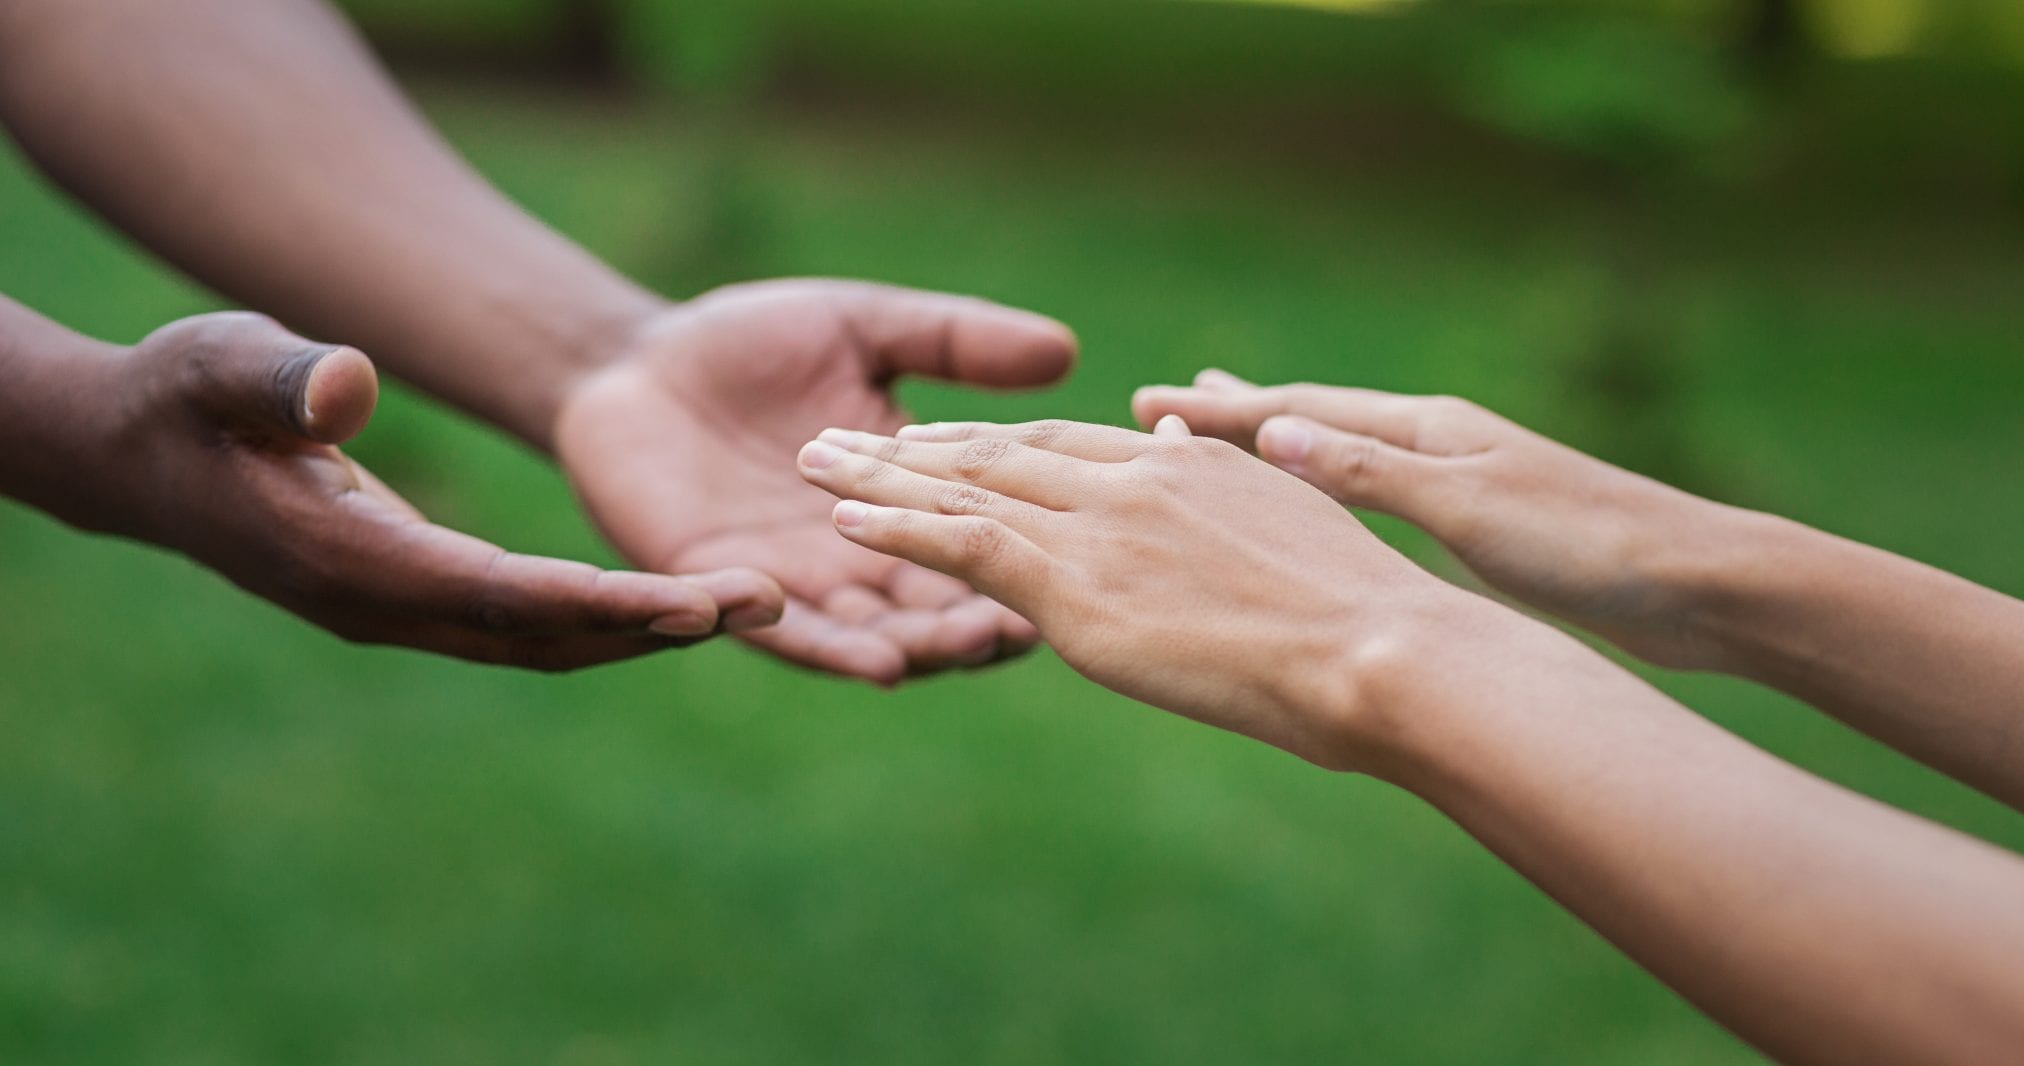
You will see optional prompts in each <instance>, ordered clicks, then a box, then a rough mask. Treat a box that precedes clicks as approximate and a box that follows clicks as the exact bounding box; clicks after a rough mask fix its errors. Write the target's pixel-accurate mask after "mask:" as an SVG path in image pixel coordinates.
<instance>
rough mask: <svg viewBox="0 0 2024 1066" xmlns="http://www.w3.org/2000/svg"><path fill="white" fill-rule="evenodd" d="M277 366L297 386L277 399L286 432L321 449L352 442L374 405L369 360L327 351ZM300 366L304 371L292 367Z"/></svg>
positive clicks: (375, 383) (374, 378) (347, 351)
mask: <svg viewBox="0 0 2024 1066" xmlns="http://www.w3.org/2000/svg"><path fill="white" fill-rule="evenodd" d="M290 358H291V360H300V361H301V362H300V363H299V364H298V363H296V362H293V361H291V362H289V363H285V364H283V365H284V366H285V367H287V368H288V369H289V370H290V371H291V372H292V373H293V374H295V375H297V376H299V378H300V380H301V387H300V392H299V393H297V392H296V391H295V387H294V385H293V383H292V382H291V383H290V387H289V389H288V390H286V395H284V396H283V398H282V401H283V404H284V408H283V411H284V413H285V414H286V416H287V418H288V419H289V426H290V428H292V429H294V430H295V431H296V432H299V433H301V434H302V435H303V436H305V437H308V438H309V439H310V440H313V441H317V442H319V443H322V444H343V443H344V442H345V441H348V440H350V439H351V438H353V437H355V436H358V433H359V431H360V430H362V429H364V428H365V424H366V422H367V421H369V420H370V419H371V418H372V412H373V408H374V407H375V406H376V405H377V404H378V403H379V374H378V373H377V372H376V371H375V370H374V369H373V365H372V360H370V359H368V358H366V356H365V353H364V352H361V351H359V350H358V349H357V348H349V347H339V348H329V349H326V350H324V351H323V352H321V353H319V354H316V355H314V356H303V355H296V356H292V357H290ZM298 365H300V366H306V369H296V367H297V366H298Z"/></svg>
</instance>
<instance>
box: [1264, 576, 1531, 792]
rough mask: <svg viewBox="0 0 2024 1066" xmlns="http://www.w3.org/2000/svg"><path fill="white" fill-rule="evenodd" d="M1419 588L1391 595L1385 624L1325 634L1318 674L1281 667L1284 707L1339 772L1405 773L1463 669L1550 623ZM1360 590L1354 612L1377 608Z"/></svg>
mask: <svg viewBox="0 0 2024 1066" xmlns="http://www.w3.org/2000/svg"><path fill="white" fill-rule="evenodd" d="M1415 576H1416V577H1417V578H1420V579H1423V580H1419V581H1416V582H1415V586H1416V587H1414V588H1412V590H1411V591H1410V592H1408V593H1407V594H1404V595H1396V596H1389V597H1384V598H1383V601H1382V602H1383V608H1382V616H1381V618H1378V619H1375V620H1372V621H1370V622H1359V623H1353V624H1351V625H1349V626H1346V627H1343V629H1346V630H1347V631H1350V632H1353V633H1356V634H1358V635H1357V636H1356V637H1354V638H1353V639H1350V640H1342V639H1340V634H1341V632H1342V631H1343V630H1340V629H1339V630H1337V631H1336V632H1334V633H1331V634H1323V635H1322V636H1323V639H1325V640H1330V643H1329V645H1328V647H1327V648H1326V649H1325V650H1323V651H1321V652H1320V653H1319V654H1318V655H1317V656H1314V657H1312V658H1303V659H1302V660H1297V661H1306V662H1318V663H1319V664H1320V668H1319V669H1286V668H1285V666H1284V663H1285V660H1283V659H1282V660H1277V661H1278V663H1279V667H1278V669H1277V670H1276V671H1275V673H1276V676H1277V677H1278V678H1279V679H1280V680H1279V687H1280V689H1281V698H1282V700H1283V702H1284V703H1286V704H1287V705H1288V706H1290V707H1292V708H1293V718H1294V720H1296V721H1298V722H1301V723H1302V724H1303V726H1304V732H1306V733H1307V734H1308V736H1309V737H1310V738H1311V740H1310V742H1309V746H1310V747H1311V748H1312V749H1313V750H1314V751H1315V752H1316V753H1318V754H1317V755H1310V756H1309V757H1310V758H1311V759H1312V760H1313V761H1314V762H1317V763H1319V764H1321V765H1323V766H1326V767H1328V768H1330V769H1335V770H1353V771H1357V772H1361V773H1367V774H1370V775H1372V776H1375V777H1380V778H1384V779H1387V780H1393V779H1395V778H1396V777H1397V776H1398V775H1399V774H1400V773H1402V772H1405V767H1406V765H1407V764H1408V763H1410V762H1411V761H1413V760H1415V759H1417V758H1419V757H1420V756H1421V752H1422V750H1423V749H1424V748H1426V747H1427V746H1428V745H1427V743H1426V738H1427V736H1428V735H1429V733H1430V731H1433V732H1437V731H1438V729H1439V728H1440V727H1439V726H1438V725H1437V724H1436V723H1435V721H1434V720H1433V719H1432V718H1431V717H1430V715H1434V714H1436V713H1437V712H1440V711H1441V710H1442V709H1443V708H1442V707H1441V706H1440V701H1439V700H1438V699H1436V698H1434V697H1435V695H1436V693H1437V692H1438V690H1440V689H1442V688H1443V687H1445V686H1447V685H1448V684H1449V682H1450V681H1451V680H1452V679H1453V678H1454V677H1455V676H1456V675H1457V674H1458V673H1460V672H1464V671H1467V670H1470V669H1473V668H1475V667H1476V666H1477V665H1478V664H1479V662H1480V660H1482V659H1483V658H1484V656H1485V653H1486V651H1489V650H1494V649H1498V648H1500V647H1502V646H1504V645H1507V644H1509V643H1511V642H1512V641H1514V640H1517V639H1519V638H1521V637H1524V636H1527V635H1528V632H1527V631H1528V630H1533V629H1545V630H1547V631H1548V632H1553V631H1552V630H1551V628H1550V627H1547V626H1544V625H1542V624H1541V623H1538V622H1535V621H1533V620H1532V619H1529V618H1526V617H1525V616H1523V615H1521V614H1519V613H1517V612H1516V611H1512V610H1510V609H1508V608H1506V607H1504V606H1502V605H1500V604H1497V603H1495V602H1493V601H1491V600H1488V599H1485V598H1483V597H1481V596H1478V595H1475V594H1474V593H1471V592H1467V591H1464V590H1462V589H1458V588H1455V587H1454V586H1451V585H1448V584H1447V583H1446V582H1442V581H1440V580H1438V579H1435V578H1433V577H1431V576H1429V575H1425V574H1424V573H1416V574H1415ZM1370 591H1371V590H1369V589H1368V588H1359V589H1357V590H1354V591H1353V593H1352V595H1353V597H1354V599H1355V600H1356V601H1357V603H1356V604H1355V605H1354V606H1351V607H1349V608H1348V610H1350V611H1362V612H1368V611H1369V610H1370V604H1372V603H1374V602H1377V601H1378V598H1377V597H1373V596H1371V595H1370Z"/></svg>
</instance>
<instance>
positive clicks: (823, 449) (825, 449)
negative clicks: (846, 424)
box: [801, 440, 843, 470]
mask: <svg viewBox="0 0 2024 1066" xmlns="http://www.w3.org/2000/svg"><path fill="white" fill-rule="evenodd" d="M841 458H843V452H842V451H841V450H840V449H838V448H836V447H835V446H833V445H830V444H825V443H823V442H822V441H819V440H812V441H809V442H808V443H807V444H806V445H804V446H802V449H801V465H802V466H805V467H807V468H808V469H810V470H821V469H822V468H823V467H826V466H828V465H830V464H831V463H834V462H836V461H837V460H838V459H841Z"/></svg>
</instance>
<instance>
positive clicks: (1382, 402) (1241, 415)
mask: <svg viewBox="0 0 2024 1066" xmlns="http://www.w3.org/2000/svg"><path fill="white" fill-rule="evenodd" d="M1438 402H1439V401H1438V400H1437V399H1435V398H1431V397H1424V396H1401V395H1396V394H1394V393H1388V392H1377V391H1375V390H1371V389H1355V388H1335V387H1328V386H1319V385H1276V386H1272V387H1270V388H1259V387H1256V386H1251V385H1247V384H1244V383H1243V382H1241V381H1239V380H1238V379H1236V378H1233V377H1230V376H1228V375H1220V376H1218V375H1208V374H1204V375H1203V376H1202V377H1198V378H1197V379H1196V384H1195V385H1194V386H1193V387H1185V386H1177V385H1148V386H1146V387H1145V388H1142V389H1140V390H1138V392H1136V393H1134V394H1133V396H1132V404H1131V407H1132V416H1133V417H1134V418H1136V419H1137V420H1138V421H1139V423H1140V424H1141V425H1146V426H1151V425H1153V424H1154V423H1156V422H1158V421H1159V420H1160V419H1161V418H1163V417H1165V416H1167V415H1179V416H1181V417H1182V418H1185V419H1187V420H1188V424H1189V425H1190V426H1193V427H1194V429H1195V432H1197V433H1200V434H1203V435H1204V436H1210V437H1219V438H1221V439H1223V440H1227V441H1229V442H1231V443H1232V444H1238V445H1242V446H1244V447H1247V448H1248V447H1251V445H1252V442H1253V440H1254V439H1255V437H1256V435H1257V433H1258V427H1259V426H1261V425H1263V424H1264V423H1265V420H1266V419H1268V418H1273V417H1276V416H1279V415H1300V416H1302V417H1305V418H1311V419H1313V420H1315V421H1317V422H1322V423H1326V424H1328V425H1330V426H1334V427H1336V428H1338V429H1344V430H1348V431H1349V432H1352V433H1359V434H1362V435H1364V436H1366V437H1375V438H1377V439H1378V440H1381V441H1384V442H1386V443H1387V444H1391V445H1395V446H1397V447H1400V448H1408V449H1415V450H1419V449H1421V448H1422V439H1421V438H1422V435H1423V428H1424V426H1425V424H1426V419H1427V418H1428V416H1429V415H1430V414H1431V413H1433V411H1434V410H1435V409H1436V408H1435V405H1436V404H1437V403H1438Z"/></svg>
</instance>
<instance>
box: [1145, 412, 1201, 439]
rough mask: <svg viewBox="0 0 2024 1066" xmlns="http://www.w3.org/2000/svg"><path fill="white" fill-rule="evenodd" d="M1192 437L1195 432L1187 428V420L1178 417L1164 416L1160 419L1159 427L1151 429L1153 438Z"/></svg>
mask: <svg viewBox="0 0 2024 1066" xmlns="http://www.w3.org/2000/svg"><path fill="white" fill-rule="evenodd" d="M1194 435H1195V431H1194V430H1192V429H1189V428H1188V422H1187V419H1184V418H1182V417H1181V416H1180V415H1166V416H1164V417H1162V418H1161V419H1160V424H1159V425H1157V426H1154V427H1153V436H1155V437H1192V436H1194Z"/></svg>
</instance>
